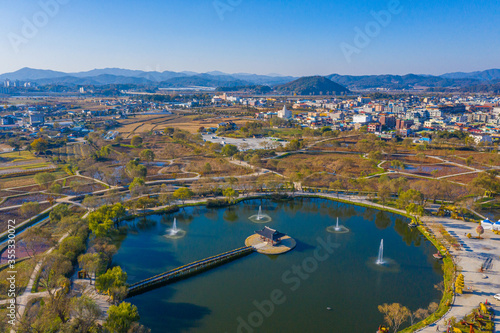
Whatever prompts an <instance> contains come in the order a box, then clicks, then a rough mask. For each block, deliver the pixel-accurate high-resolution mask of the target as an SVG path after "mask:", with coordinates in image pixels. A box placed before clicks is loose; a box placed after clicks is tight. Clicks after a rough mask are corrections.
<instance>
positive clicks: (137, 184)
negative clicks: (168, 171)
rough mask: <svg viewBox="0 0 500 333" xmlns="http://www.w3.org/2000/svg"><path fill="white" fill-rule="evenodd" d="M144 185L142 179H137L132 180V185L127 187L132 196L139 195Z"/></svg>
mask: <svg viewBox="0 0 500 333" xmlns="http://www.w3.org/2000/svg"><path fill="white" fill-rule="evenodd" d="M145 184H146V182H145V181H144V178H139V177H136V178H134V180H133V181H132V183H130V186H129V189H130V192H132V194H134V195H137V194H139V193H140V192H141V190H142V189H143V187H144V186H145Z"/></svg>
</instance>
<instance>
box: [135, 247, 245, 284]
mask: <svg viewBox="0 0 500 333" xmlns="http://www.w3.org/2000/svg"><path fill="white" fill-rule="evenodd" d="M253 251H254V248H253V247H250V246H247V247H242V248H238V249H236V250H232V251H228V252H224V253H221V254H218V255H215V256H212V257H209V258H205V259H202V260H198V261H195V262H192V263H190V264H187V265H183V266H181V267H177V268H175V269H173V270H170V271H168V272H165V273H162V274H158V275H155V276H153V277H150V278H147V279H144V280H142V281H139V282H136V283H134V284H132V285H130V286H129V294H131V293H135V292H137V291H139V290H140V289H143V288H148V287H151V286H153V285H155V284H160V283H163V282H167V281H168V280H170V279H174V278H178V277H179V276H180V277H182V275H189V274H190V273H192V271H197V270H198V269H202V268H207V267H208V266H211V265H214V266H215V265H218V264H220V263H221V262H222V261H224V260H226V259H231V258H235V257H236V256H239V255H242V254H245V253H251V252H253Z"/></svg>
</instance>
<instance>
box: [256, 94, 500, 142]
mask: <svg viewBox="0 0 500 333" xmlns="http://www.w3.org/2000/svg"><path fill="white" fill-rule="evenodd" d="M287 102H288V104H290V103H291V104H292V106H291V109H293V110H294V112H293V113H292V112H291V111H290V108H289V107H287V106H286V104H285V107H284V108H283V109H282V110H280V111H277V112H259V113H256V118H257V119H261V120H267V119H270V118H274V117H278V118H283V119H289V120H293V121H294V122H295V123H299V124H300V125H301V126H302V127H309V128H312V129H319V128H322V127H325V126H329V127H331V128H332V129H334V130H340V131H343V130H352V129H355V130H359V129H362V128H365V129H366V131H368V132H371V133H375V134H378V135H379V136H383V137H384V138H386V137H388V138H390V137H394V136H395V135H396V134H398V135H401V136H412V135H414V134H415V133H417V132H421V131H444V130H446V131H451V132H453V131H462V132H466V133H468V134H469V135H470V136H471V137H472V138H473V139H474V141H475V142H476V143H477V144H480V143H485V144H488V143H491V142H492V141H493V140H494V139H496V138H500V98H499V97H488V96H486V97H451V98H441V97H426V98H420V97H416V96H409V97H407V98H405V99H399V100H392V101H391V100H371V99H370V98H367V97H358V98H357V99H344V100H338V99H325V100H295V101H287Z"/></svg>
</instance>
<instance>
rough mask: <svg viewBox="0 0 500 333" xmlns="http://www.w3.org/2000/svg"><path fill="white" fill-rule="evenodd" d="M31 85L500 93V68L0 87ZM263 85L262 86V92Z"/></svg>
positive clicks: (137, 74)
mask: <svg viewBox="0 0 500 333" xmlns="http://www.w3.org/2000/svg"><path fill="white" fill-rule="evenodd" d="M5 79H9V80H12V81H16V80H19V81H22V82H23V81H24V82H26V81H29V82H34V83H36V84H38V85H41V86H43V85H60V86H66V87H75V86H86V85H95V86H104V85H117V84H118V85H120V84H124V85H140V86H146V87H147V88H150V89H152V90H153V91H154V89H156V88H158V87H164V88H186V87H193V86H204V87H215V88H217V87H221V88H228V87H246V88H244V90H245V89H246V90H247V91H252V90H253V89H256V91H265V90H267V88H262V87H266V86H269V87H273V90H275V91H276V92H278V93H290V94H293V93H297V94H302V95H310V94H319V93H321V92H322V93H324V94H327V93H331V92H334V93H337V94H339V93H342V92H347V90H351V91H353V90H354V91H356V90H370V89H376V88H385V89H391V90H413V89H429V90H430V91H438V90H439V91H447V90H448V91H477V92H481V91H484V92H491V91H496V90H497V87H498V80H500V69H490V70H486V71H481V72H471V73H462V72H456V73H447V74H443V75H440V76H433V75H418V74H407V75H362V76H352V75H340V74H331V75H327V76H325V77H321V76H314V77H303V78H297V77H293V76H282V75H279V74H270V75H257V74H249V73H234V74H227V73H223V72H220V71H213V72H208V73H203V74H200V73H195V72H188V71H186V72H172V71H164V72H159V71H141V70H129V69H122V68H103V69H93V70H90V71H84V72H78V73H64V72H58V71H52V70H43V69H34V68H27V67H25V68H22V69H20V70H18V71H15V72H12V73H5V74H1V75H0V84H1V83H2V82H3V81H4V80H5ZM259 86H262V87H259Z"/></svg>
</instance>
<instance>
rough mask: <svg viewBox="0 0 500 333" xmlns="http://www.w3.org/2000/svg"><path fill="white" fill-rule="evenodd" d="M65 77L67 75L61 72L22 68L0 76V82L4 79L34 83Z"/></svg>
mask: <svg viewBox="0 0 500 333" xmlns="http://www.w3.org/2000/svg"><path fill="white" fill-rule="evenodd" d="M67 75H68V74H67V73H63V72H56V71H51V70H45V69H34V68H28V67H24V68H21V69H20V70H18V71H15V72H12V73H5V74H2V75H0V80H2V81H3V80H5V79H9V80H21V81H34V80H38V79H50V78H57V77H64V76H67Z"/></svg>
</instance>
